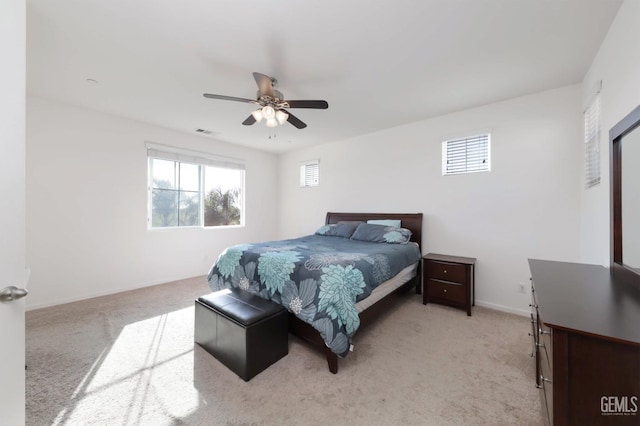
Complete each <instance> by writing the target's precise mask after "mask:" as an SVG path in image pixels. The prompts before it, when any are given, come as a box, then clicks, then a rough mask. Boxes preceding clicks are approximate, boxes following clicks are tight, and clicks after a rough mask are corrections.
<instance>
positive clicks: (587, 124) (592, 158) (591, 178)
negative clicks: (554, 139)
mask: <svg viewBox="0 0 640 426" xmlns="http://www.w3.org/2000/svg"><path fill="white" fill-rule="evenodd" d="M584 164H585V168H584V170H585V183H584V186H585V189H589V188H591V187H592V186H595V185H597V184H599V183H600V95H599V94H598V95H596V96H595V98H594V99H593V101H592V102H591V105H589V107H588V108H587V110H586V111H585V112H584Z"/></svg>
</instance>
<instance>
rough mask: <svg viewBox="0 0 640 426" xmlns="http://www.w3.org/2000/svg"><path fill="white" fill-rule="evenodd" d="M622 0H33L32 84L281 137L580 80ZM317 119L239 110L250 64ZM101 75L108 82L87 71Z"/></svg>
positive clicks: (41, 90) (141, 111) (70, 99)
mask: <svg viewBox="0 0 640 426" xmlns="http://www.w3.org/2000/svg"><path fill="white" fill-rule="evenodd" d="M620 4H621V0H620V1H618V0H563V1H559V0H419V1H418V0H413V1H408V0H395V1H393V2H392V1H389V0H384V1H382V0H366V1H363V0H357V1H356V0H350V1H347V0H324V1H313V2H302V1H295V0H272V1H260V0H225V1H219V0H184V1H181V2H178V1H170V0H63V1H51V0H27V29H28V34H27V46H28V48H27V90H28V92H29V93H31V94H35V95H38V96H42V97H45V98H49V99H55V100H59V101H62V102H65V103H70V104H74V105H80V106H83V107H87V108H91V109H95V110H99V111H104V112H107V113H111V114H116V115H119V116H123V117H128V118H132V119H135V120H140V121H143V122H147V123H152V124H155V125H159V126H162V127H166V128H170V129H175V130H179V131H184V132H188V133H191V134H195V129H198V128H203V129H208V130H211V131H213V132H214V134H213V135H211V136H208V137H211V138H215V139H218V140H221V141H225V142H230V143H236V144H242V145H247V146H251V147H254V148H258V149H262V150H267V151H272V152H284V151H289V150H294V149H298V148H300V147H303V146H308V145H311V144H317V143H325V142H330V141H335V140H341V139H345V138H349V137H353V136H357V135H363V134H367V133H371V132H375V131H378V130H381V129H385V128H389V127H394V126H398V125H402V124H405V123H409V122H413V121H418V120H422V119H425V118H429V117H434V116H438V115H442V114H447V113H450V112H454V111H459V110H463V109H466V108H470V107H474V106H479V105H483V104H487V103H491V102H495V101H499V100H503V99H508V98H512V97H515V96H520V95H525V94H529V93H534V92H537V91H541V90H546V89H551V88H556V87H561V86H564V85H569V84H574V83H579V82H580V81H582V78H583V77H584V74H585V73H586V71H587V69H588V67H589V65H590V63H591V61H592V59H593V57H594V56H595V54H596V52H597V50H598V48H599V46H600V44H601V42H602V40H603V38H604V36H605V34H606V32H607V30H608V29H609V26H610V25H611V22H612V20H613V18H614V16H615V14H616V12H617V11H618V8H619V7H620ZM254 71H257V72H261V73H264V74H267V75H271V76H273V77H275V78H277V79H278V82H279V83H278V86H277V89H279V90H280V91H282V92H283V93H284V96H285V98H287V99H325V100H327V101H328V103H329V109H328V110H308V109H296V110H292V112H293V113H294V114H295V115H296V116H297V117H298V118H300V119H301V120H303V121H305V122H306V123H307V124H308V127H307V128H306V129H303V130H298V129H296V128H294V127H293V126H291V125H290V124H285V125H284V126H279V127H277V128H276V129H275V133H276V138H275V139H273V138H272V139H269V130H268V129H267V127H265V125H264V123H261V124H255V125H253V126H243V125H241V123H242V121H243V120H244V119H245V118H246V117H247V116H248V115H249V113H250V112H251V111H252V110H253V109H255V107H254V106H253V105H251V104H248V103H239V102H229V101H220V100H211V99H205V98H204V97H203V96H202V94H203V93H205V92H207V93H215V94H222V95H229V96H237V97H244V98H255V96H256V91H257V87H256V84H255V82H254V80H253V77H252V72H254ZM87 79H95V80H97V81H98V82H99V84H90V83H88V82H87V81H86V80H87Z"/></svg>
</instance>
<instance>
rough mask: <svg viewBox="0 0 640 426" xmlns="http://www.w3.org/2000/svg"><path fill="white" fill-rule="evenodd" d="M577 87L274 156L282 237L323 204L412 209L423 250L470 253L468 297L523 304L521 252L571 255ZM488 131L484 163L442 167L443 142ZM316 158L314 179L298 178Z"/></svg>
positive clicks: (302, 229) (574, 249)
mask: <svg viewBox="0 0 640 426" xmlns="http://www.w3.org/2000/svg"><path fill="white" fill-rule="evenodd" d="M581 129H582V128H581V94H580V87H579V86H571V87H566V88H561V89H557V90H553V91H548V92H544V93H539V94H535V95H531V96H526V97H521V98H517V99H513V100H509V101H505V102H500V103H495V104H491V105H487V106H483V107H480V108H475V109H471V110H466V111H462V112H458V113H454V114H450V115H446V116H442V117H437V118H434V119H430V120H426V121H421V122H417V123H413V124H409V125H405V126H401V127H397V128H393V129H388V130H385V131H381V132H378V133H374V134H370V135H366V136H362V137H357V138H353V139H349V140H344V141H340V142H336V143H331V144H325V145H320V146H315V147H310V148H307V149H303V150H299V151H296V152H292V153H288V154H284V155H282V157H281V161H280V197H281V201H280V214H279V228H278V229H279V234H280V237H283V238H285V237H293V236H296V235H304V234H310V233H313V232H314V231H315V229H316V228H318V227H319V226H320V225H321V224H322V223H323V221H324V215H325V213H326V212H327V211H351V212H357V211H361V212H406V213H414V212H422V213H424V215H425V219H424V225H423V227H424V228H423V244H424V245H423V253H427V252H437V253H445V254H451V255H459V256H471V257H476V258H477V260H478V263H477V276H476V279H477V281H476V303H477V304H481V305H485V306H491V307H495V308H498V309H503V310H507V311H512V312H519V313H524V312H526V310H527V308H528V307H527V305H528V303H529V295H528V294H522V293H519V292H518V283H527V284H528V282H529V275H530V274H529V269H528V264H527V258H544V259H553V260H565V261H576V260H577V259H578V257H579V247H578V243H579V217H580V214H579V205H580V192H579V191H580V170H581V168H580V167H581V161H582V153H581V151H580V148H581V140H582V130H581ZM482 131H490V132H491V151H492V159H491V161H492V171H491V172H489V173H478V174H470V175H462V176H442V173H441V142H442V141H443V140H445V139H448V138H453V137H462V136H469V135H474V134H477V133H479V132H482ZM315 158H319V159H320V186H319V187H315V188H299V186H298V182H299V179H298V172H299V165H300V162H301V161H304V160H310V159H315Z"/></svg>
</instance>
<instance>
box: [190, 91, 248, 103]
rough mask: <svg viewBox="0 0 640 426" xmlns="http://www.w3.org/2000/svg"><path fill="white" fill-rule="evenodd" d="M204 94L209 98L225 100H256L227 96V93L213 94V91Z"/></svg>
mask: <svg viewBox="0 0 640 426" xmlns="http://www.w3.org/2000/svg"><path fill="white" fill-rule="evenodd" d="M202 96H204V97H205V98H209V99H220V100H223V101H236V102H255V100H253V99H247V98H236V97H235V96H225V95H212V94H211V93H203V94H202Z"/></svg>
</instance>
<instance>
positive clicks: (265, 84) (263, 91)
mask: <svg viewBox="0 0 640 426" xmlns="http://www.w3.org/2000/svg"><path fill="white" fill-rule="evenodd" d="M253 78H255V80H256V84H257V85H258V90H259V93H260V96H265V95H266V96H271V97H272V98H274V97H275V96H274V94H273V84H272V82H271V77H269V76H268V75H264V74H260V73H259V72H254V73H253Z"/></svg>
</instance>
